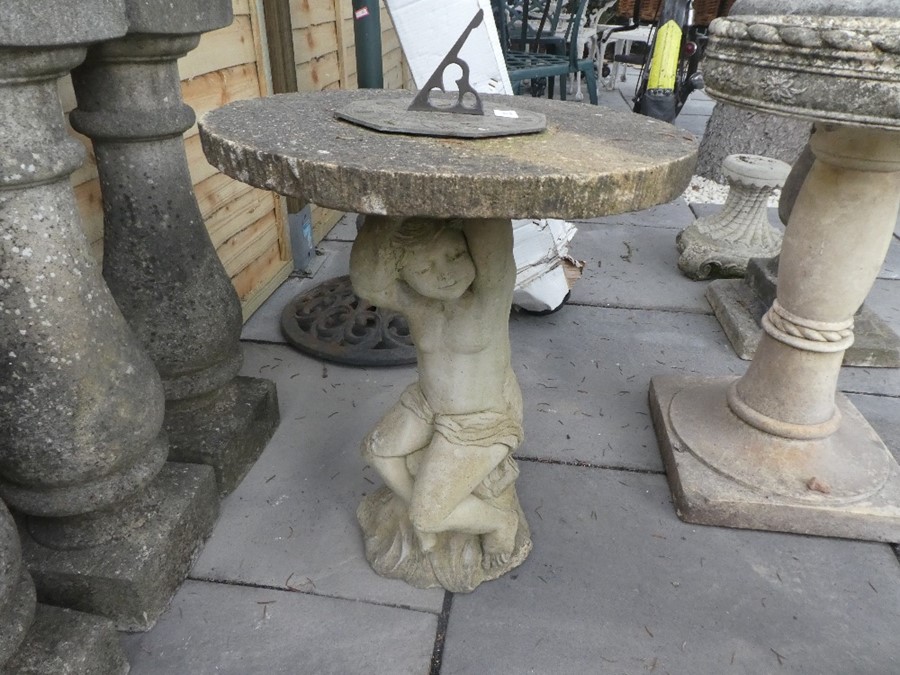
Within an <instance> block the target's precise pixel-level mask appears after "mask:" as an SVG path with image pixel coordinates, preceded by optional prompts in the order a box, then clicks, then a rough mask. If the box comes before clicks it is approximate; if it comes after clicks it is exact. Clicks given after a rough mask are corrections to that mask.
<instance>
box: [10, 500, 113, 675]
mask: <svg viewBox="0 0 900 675" xmlns="http://www.w3.org/2000/svg"><path fill="white" fill-rule="evenodd" d="M128 669H129V668H128V661H127V660H126V658H125V654H124V652H123V651H122V648H121V647H120V645H119V638H118V634H117V633H116V631H115V629H114V628H113V625H112V622H111V621H109V620H108V619H103V618H100V617H97V616H93V615H91V614H84V613H83V612H75V611H72V610H69V609H62V608H60V607H50V606H49V605H38V604H36V602H35V594H34V584H33V583H32V581H31V576H30V575H29V574H28V571H27V570H26V569H25V565H24V564H23V563H22V550H21V547H20V545H19V535H18V533H17V532H16V525H15V523H14V522H13V518H12V516H11V515H10V513H9V511H7V510H6V507H5V506H4V505H3V502H0V672H2V673H4V675H16V674H17V673H28V674H29V675H43V674H46V675H56V674H57V673H61V672H70V673H109V674H110V675H113V674H115V673H127V672H128Z"/></svg>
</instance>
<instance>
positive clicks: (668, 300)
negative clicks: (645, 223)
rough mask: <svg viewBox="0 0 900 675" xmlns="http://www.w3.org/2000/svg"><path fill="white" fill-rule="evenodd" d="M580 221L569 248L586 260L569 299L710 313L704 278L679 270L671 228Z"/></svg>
mask: <svg viewBox="0 0 900 675" xmlns="http://www.w3.org/2000/svg"><path fill="white" fill-rule="evenodd" d="M688 211H690V209H688ZM578 227H579V231H578V233H577V234H576V235H575V238H574V239H573V240H572V244H571V245H570V251H571V254H572V255H573V256H574V257H576V258H578V259H580V260H584V261H585V262H586V264H585V267H584V272H583V275H582V277H581V279H580V280H579V281H578V282H577V283H576V284H575V286H574V287H573V288H572V295H571V302H573V303H576V304H586V305H593V306H599V307H605V306H613V307H639V308H643V309H665V310H673V311H684V312H695V313H702V314H711V313H712V309H711V308H710V306H709V303H708V302H707V301H706V295H705V293H706V287H707V285H708V282H705V281H691V280H690V279H688V278H687V277H685V276H684V275H683V274H681V272H679V271H678V250H677V249H676V248H675V234H676V232H674V231H673V230H671V229H666V228H660V227H634V226H633V225H631V224H625V223H622V224H614V225H605V226H603V227H591V228H589V227H582V226H581V225H579V226H578Z"/></svg>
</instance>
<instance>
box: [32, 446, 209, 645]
mask: <svg viewBox="0 0 900 675" xmlns="http://www.w3.org/2000/svg"><path fill="white" fill-rule="evenodd" d="M218 505H219V504H218V495H217V493H216V486H215V479H214V477H213V471H212V469H210V468H209V467H205V466H197V465H193V464H176V463H171V462H169V463H167V464H166V465H165V466H164V467H163V469H162V470H161V471H160V472H159V475H158V476H157V477H156V478H155V479H154V480H153V482H152V483H150V485H149V486H148V488H147V490H146V491H145V492H144V493H143V494H142V496H141V501H140V502H139V503H135V504H131V505H130V506H129V511H130V512H131V513H132V514H133V518H132V520H133V521H134V523H135V524H136V526H135V528H134V529H133V530H132V531H131V532H130V533H128V534H126V535H125V536H124V537H123V538H121V539H116V540H113V541H112V542H111V543H109V544H104V545H100V546H93V547H90V548H83V549H72V550H57V549H52V548H48V547H46V546H42V545H41V544H38V543H37V542H36V541H34V539H32V538H31V537H30V536H29V535H28V532H27V528H24V527H23V528H20V532H21V535H22V558H23V560H24V562H25V564H26V566H27V567H28V571H29V572H31V576H32V577H33V579H34V583H35V586H36V587H37V593H38V599H39V600H40V601H42V602H47V603H52V604H55V605H61V606H65V607H70V608H73V609H78V610H81V611H84V612H90V613H92V614H99V615H101V616H106V617H108V618H110V619H112V620H113V622H114V624H115V627H116V628H117V629H119V630H124V631H146V630H149V629H150V628H152V627H153V625H154V624H155V623H156V620H157V618H158V617H159V615H160V614H161V613H162V611H163V610H164V609H165V607H166V605H167V604H168V602H169V600H170V598H171V597H172V595H173V594H174V592H175V590H176V588H177V587H178V586H179V584H181V582H182V581H183V580H184V578H185V576H187V573H188V570H189V569H190V566H191V564H192V562H193V560H194V556H195V555H196V554H197V552H198V551H199V549H200V545H201V544H202V543H203V542H204V541H205V540H206V538H207V537H208V536H209V533H210V532H211V531H212V527H213V524H214V523H215V519H216V516H217V514H218Z"/></svg>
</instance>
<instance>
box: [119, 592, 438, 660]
mask: <svg viewBox="0 0 900 675" xmlns="http://www.w3.org/2000/svg"><path fill="white" fill-rule="evenodd" d="M436 627H437V616H435V615H434V614H429V613H425V612H417V611H410V610H403V609H396V608H393V607H383V606H378V605H370V604H366V603H361V602H350V601H347V600H338V599H335V598H321V597H317V596H314V595H306V594H303V593H290V592H284V591H273V590H270V589H260V588H249V587H239V586H226V585H224V584H210V583H204V582H197V581H188V582H187V583H185V584H184V586H182V588H181V590H180V591H179V592H178V594H177V595H176V596H175V599H174V600H173V601H172V605H171V607H170V608H169V611H168V612H166V614H164V615H163V617H162V618H161V619H160V620H159V623H157V625H156V627H155V628H154V629H153V630H152V631H150V632H149V633H142V634H135V635H128V636H123V638H122V642H123V644H124V647H125V649H126V652H127V654H128V659H129V661H130V662H131V673H132V675H140V674H142V673H146V674H148V675H149V674H153V675H160V674H162V673H167V674H172V675H174V674H176V673H178V674H184V675H187V674H190V675H202V674H205V673H218V674H221V675H247V674H249V673H273V674H276V673H284V674H287V673H303V674H306V673H309V674H313V673H315V674H316V675H329V674H334V675H353V674H356V673H360V674H361V673H366V674H373V675H374V674H375V673H383V674H384V675H398V674H400V673H410V674H413V673H414V674H416V675H420V674H421V673H426V672H428V664H429V661H430V659H431V652H432V649H433V644H434V635H435V629H436Z"/></svg>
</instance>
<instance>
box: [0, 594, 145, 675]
mask: <svg viewBox="0 0 900 675" xmlns="http://www.w3.org/2000/svg"><path fill="white" fill-rule="evenodd" d="M128 671H129V666H128V661H127V659H126V658H125V654H124V652H123V651H122V648H121V646H120V644H119V635H118V633H116V631H115V629H114V628H113V624H112V622H111V621H110V620H109V619H103V618H100V617H97V616H92V615H91V614H85V613H84V612H76V611H75V610H71V609H62V608H61V607H52V606H50V605H43V604H38V606H37V612H36V613H35V617H34V623H32V624H31V628H30V630H29V631H28V635H27V636H26V637H25V641H24V642H23V643H22V644H21V646H20V647H19V650H18V651H17V652H16V653H15V655H13V657H12V658H11V659H10V660H9V661H8V662H7V663H6V664H5V666H4V668H3V673H4V675H25V674H26V673H27V674H28V675H59V674H60V673H103V674H104V675H124V673H127V672H128Z"/></svg>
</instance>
